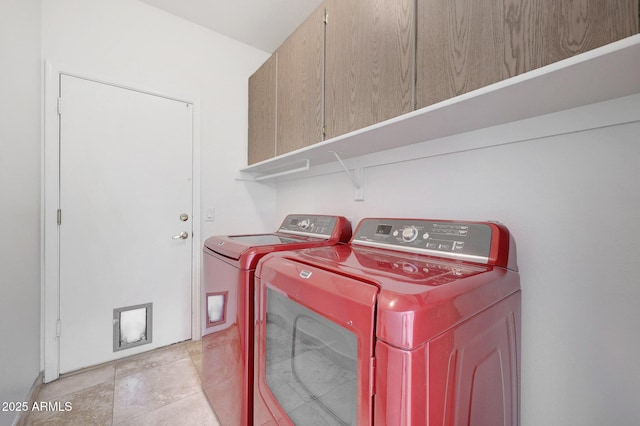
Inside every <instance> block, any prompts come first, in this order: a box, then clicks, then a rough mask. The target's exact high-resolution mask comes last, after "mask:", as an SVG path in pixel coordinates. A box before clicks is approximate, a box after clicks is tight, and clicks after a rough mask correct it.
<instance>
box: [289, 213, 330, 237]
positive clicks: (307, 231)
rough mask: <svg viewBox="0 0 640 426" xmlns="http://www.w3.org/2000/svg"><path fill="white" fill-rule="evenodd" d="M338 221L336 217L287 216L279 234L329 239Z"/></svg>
mask: <svg viewBox="0 0 640 426" xmlns="http://www.w3.org/2000/svg"><path fill="white" fill-rule="evenodd" d="M337 223H338V219H337V218H336V217H335V216H308V215H297V214H292V215H289V216H287V217H286V218H285V219H284V222H282V225H280V229H279V230H278V231H279V232H286V233H289V234H297V235H307V236H313V237H320V238H329V237H331V234H332V233H333V231H334V229H335V227H336V225H337Z"/></svg>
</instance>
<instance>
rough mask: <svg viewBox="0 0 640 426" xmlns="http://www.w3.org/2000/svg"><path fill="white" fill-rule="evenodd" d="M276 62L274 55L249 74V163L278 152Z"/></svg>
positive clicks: (272, 155)
mask: <svg viewBox="0 0 640 426" xmlns="http://www.w3.org/2000/svg"><path fill="white" fill-rule="evenodd" d="M276 62H277V56H276V55H272V56H271V57H270V58H269V59H267V61H266V62H265V63H264V64H262V66H261V67H260V68H258V70H257V71H256V72H255V73H254V74H253V75H252V76H251V77H249V133H248V146H247V156H248V163H249V164H254V163H258V162H260V161H263V160H267V159H269V158H273V157H274V156H275V154H276Z"/></svg>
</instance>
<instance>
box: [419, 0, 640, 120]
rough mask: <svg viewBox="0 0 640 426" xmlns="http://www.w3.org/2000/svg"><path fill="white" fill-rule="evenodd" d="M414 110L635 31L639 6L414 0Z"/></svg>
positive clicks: (627, 2) (561, 0) (589, 0)
mask: <svg viewBox="0 0 640 426" xmlns="http://www.w3.org/2000/svg"><path fill="white" fill-rule="evenodd" d="M417 8H418V9H417V23H418V24H417V27H418V28H417V36H416V40H417V45H416V56H417V58H416V63H417V71H416V106H417V107H418V108H420V107H424V106H427V105H430V104H433V103H436V102H439V101H442V100H445V99H449V98H452V97H454V96H457V95H461V94H463V93H466V92H469V91H471V90H475V89H478V88H480V87H483V86H486V85H489V84H491V83H495V82H497V81H500V80H503V79H506V78H509V77H513V76H515V75H518V74H521V73H523V72H527V71H531V70H533V69H535V68H538V67H540V66H543V65H547V64H550V63H552V62H556V61H559V60H561V59H565V58H568V57H570V56H573V55H575V54H578V53H582V52H585V51H587V50H590V49H594V48H596V47H599V46H602V45H604V44H607V43H611V42H614V41H616V40H619V39H621V38H624V37H628V36H630V35H632V34H635V33H637V32H638V0H488V1H486V2H478V1H474V0H456V1H443V0H417Z"/></svg>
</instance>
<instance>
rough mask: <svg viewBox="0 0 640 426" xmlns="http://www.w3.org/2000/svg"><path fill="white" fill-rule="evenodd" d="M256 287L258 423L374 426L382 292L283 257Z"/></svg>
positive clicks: (266, 267) (269, 265) (268, 264)
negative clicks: (373, 371) (378, 309)
mask: <svg viewBox="0 0 640 426" xmlns="http://www.w3.org/2000/svg"><path fill="white" fill-rule="evenodd" d="M256 282H257V283H258V292H259V297H260V299H259V300H260V302H259V312H258V319H257V329H256V345H257V351H256V366H257V378H256V381H257V387H258V392H257V394H256V395H255V398H254V400H255V402H256V405H257V407H256V409H255V413H256V424H263V423H265V422H268V421H269V420H275V421H276V422H278V424H296V425H305V424H329V425H334V424H335V425H358V424H369V422H370V421H371V396H372V395H371V386H370V379H371V378H370V374H369V373H370V371H371V367H372V366H371V363H372V355H373V354H372V348H373V336H374V320H375V303H376V298H377V293H378V288H377V287H376V286H375V285H372V284H369V283H365V282H362V281H358V280H355V279H352V278H348V277H344V276H340V275H336V274H333V273H331V272H328V271H325V270H322V269H318V268H314V267H311V266H308V265H302V264H297V263H295V262H292V261H290V260H287V259H286V258H278V257H273V258H270V259H268V260H266V261H264V263H263V266H262V269H261V275H260V278H257V281H256ZM260 417H262V418H260Z"/></svg>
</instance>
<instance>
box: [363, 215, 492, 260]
mask: <svg viewBox="0 0 640 426" xmlns="http://www.w3.org/2000/svg"><path fill="white" fill-rule="evenodd" d="M494 227H495V225H493V224H492V223H491V222H486V223H485V222H454V221H446V220H441V221H438V220H423V219H363V220H362V221H361V222H360V224H359V225H358V229H357V230H356V234H355V236H354V237H353V239H352V241H351V243H352V244H360V245H365V246H371V247H380V248H387V249H390V250H400V251H408V252H412V253H420V254H429V255H433V256H439V257H446V258H450V259H460V260H466V261H471V262H476V263H483V264H487V263H489V258H490V255H491V249H492V242H494V239H493V238H492V237H493V235H492V234H493V229H494Z"/></svg>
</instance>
